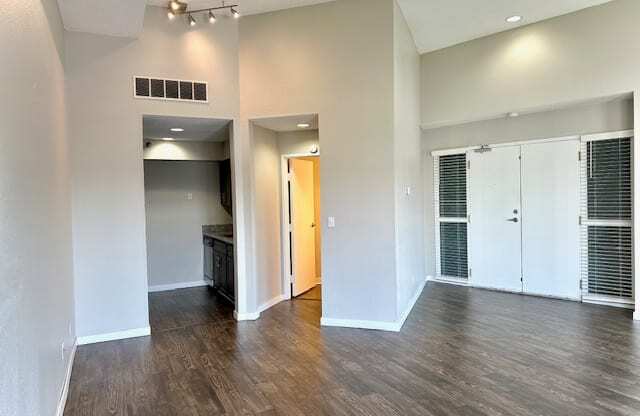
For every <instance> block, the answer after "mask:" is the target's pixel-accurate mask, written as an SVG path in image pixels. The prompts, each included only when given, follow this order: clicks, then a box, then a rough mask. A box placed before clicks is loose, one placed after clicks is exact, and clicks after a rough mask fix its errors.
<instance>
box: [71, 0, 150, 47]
mask: <svg viewBox="0 0 640 416" xmlns="http://www.w3.org/2000/svg"><path fill="white" fill-rule="evenodd" d="M58 7H59V9H60V16H61V17H62V21H63V23H64V28H65V29H67V30H69V31H72V32H88V33H96V34H100V35H108V36H122V37H131V38H134V37H137V36H138V35H139V34H140V32H142V23H143V20H144V7H145V0H58Z"/></svg>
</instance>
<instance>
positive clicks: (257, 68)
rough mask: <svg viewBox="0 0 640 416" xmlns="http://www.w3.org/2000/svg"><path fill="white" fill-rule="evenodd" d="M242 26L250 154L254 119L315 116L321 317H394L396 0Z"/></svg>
mask: <svg viewBox="0 0 640 416" xmlns="http://www.w3.org/2000/svg"><path fill="white" fill-rule="evenodd" d="M240 25H241V30H240V80H241V82H240V85H241V123H240V125H239V132H238V137H239V139H240V140H242V141H243V142H244V145H243V146H245V149H247V151H248V152H249V153H250V152H251V149H250V143H249V140H248V138H249V128H248V120H249V119H252V118H256V117H264V116H277V115H282V114H308V113H317V114H319V130H320V134H321V135H322V137H321V142H322V150H321V152H322V164H321V181H322V215H323V223H322V227H323V228H322V235H323V241H322V252H323V259H322V270H323V285H324V286H323V293H324V294H325V296H324V299H323V316H324V317H325V318H333V319H347V320H369V321H378V322H393V321H395V320H396V318H397V307H396V303H397V302H396V296H395V290H393V289H391V290H390V288H395V284H396V271H395V224H394V222H395V221H394V205H395V204H394V190H395V185H394V169H393V164H394V160H393V147H394V146H393V135H394V129H393V3H392V2H391V1H389V0H342V1H337V2H329V3H325V4H320V5H315V6H309V7H300V8H295V9H289V10H284V11H279V12H275V13H268V14H263V15H256V16H245V17H244V18H242V19H241V23H240ZM354 28H357V30H354ZM365 153H366V157H363V156H362V155H363V154H365ZM251 190H252V189H251V186H247V187H246V188H245V192H246V193H248V194H250V192H251ZM327 216H334V217H335V218H336V228H327V227H326V217H327ZM257 275H258V273H256V276H257ZM249 285H250V286H251V283H249ZM253 307H254V308H255V307H256V305H255V304H254V305H253Z"/></svg>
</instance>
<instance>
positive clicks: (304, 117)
mask: <svg viewBox="0 0 640 416" xmlns="http://www.w3.org/2000/svg"><path fill="white" fill-rule="evenodd" d="M251 122H252V123H253V124H255V125H257V126H260V127H264V128H265V129H269V130H273V131H278V132H284V131H297V130H317V129H318V115H317V114H299V115H292V116H282V117H265V118H257V119H253V120H251ZM302 123H307V124H309V127H307V128H300V127H298V124H302Z"/></svg>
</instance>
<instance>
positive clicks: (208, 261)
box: [204, 244, 213, 280]
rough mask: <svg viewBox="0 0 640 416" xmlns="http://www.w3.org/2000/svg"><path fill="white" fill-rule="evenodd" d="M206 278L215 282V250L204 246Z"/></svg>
mask: <svg viewBox="0 0 640 416" xmlns="http://www.w3.org/2000/svg"><path fill="white" fill-rule="evenodd" d="M204 277H205V278H206V279H208V280H213V248H212V247H209V246H208V245H206V244H205V246H204Z"/></svg>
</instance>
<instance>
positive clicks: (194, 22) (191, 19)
mask: <svg viewBox="0 0 640 416" xmlns="http://www.w3.org/2000/svg"><path fill="white" fill-rule="evenodd" d="M195 25H196V19H194V18H193V16H191V14H189V26H195Z"/></svg>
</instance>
